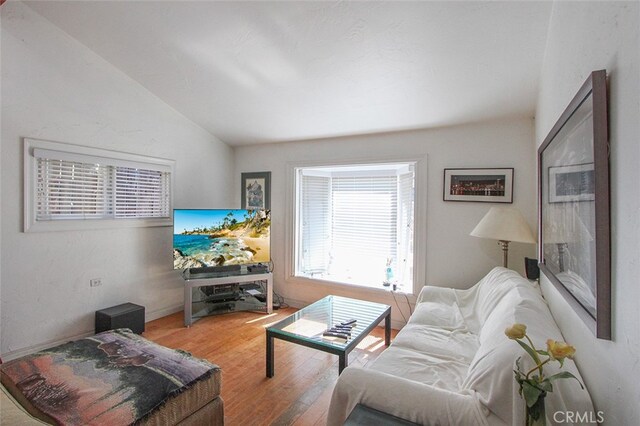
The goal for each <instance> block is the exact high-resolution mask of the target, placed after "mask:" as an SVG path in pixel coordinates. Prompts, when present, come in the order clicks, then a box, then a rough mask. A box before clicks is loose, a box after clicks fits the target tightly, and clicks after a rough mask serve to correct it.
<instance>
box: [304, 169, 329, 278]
mask: <svg viewBox="0 0 640 426" xmlns="http://www.w3.org/2000/svg"><path fill="white" fill-rule="evenodd" d="M299 177H300V220H301V229H300V233H301V239H300V246H301V250H300V253H299V261H298V263H299V269H300V270H301V271H302V272H303V273H305V274H310V275H313V274H315V273H322V272H325V271H326V270H327V267H328V265H329V249H330V241H329V226H330V215H331V199H330V195H331V186H330V184H331V179H330V178H328V177H322V176H305V175H303V173H302V171H300V173H299Z"/></svg>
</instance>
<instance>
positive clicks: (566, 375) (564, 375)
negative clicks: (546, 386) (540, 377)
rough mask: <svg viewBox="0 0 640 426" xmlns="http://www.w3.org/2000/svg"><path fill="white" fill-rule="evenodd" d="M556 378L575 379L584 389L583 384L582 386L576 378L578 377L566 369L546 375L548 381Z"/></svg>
mask: <svg viewBox="0 0 640 426" xmlns="http://www.w3.org/2000/svg"><path fill="white" fill-rule="evenodd" d="M558 379H576V381H577V382H578V384H579V385H580V387H581V388H582V389H584V386H582V383H580V380H578V378H577V377H576V376H574V375H573V374H571V373H569V372H568V371H563V372H561V373H558V374H554V375H553V376H550V377H547V380H548V381H549V382H551V381H553V380H558Z"/></svg>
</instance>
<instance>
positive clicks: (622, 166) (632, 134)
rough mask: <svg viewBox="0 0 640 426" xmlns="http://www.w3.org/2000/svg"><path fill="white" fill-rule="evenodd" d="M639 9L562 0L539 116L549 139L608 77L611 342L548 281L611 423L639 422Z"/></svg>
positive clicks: (539, 134)
mask: <svg viewBox="0 0 640 426" xmlns="http://www.w3.org/2000/svg"><path fill="white" fill-rule="evenodd" d="M639 14H640V8H639V4H638V3H637V2H635V3H631V2H630V3H623V2H589V3H573V2H556V3H555V4H554V7H553V12H552V15H551V23H550V27H549V35H548V40H547V50H546V55H545V61H544V66H543V70H542V78H541V89H540V98H539V101H538V107H537V116H536V140H537V142H538V145H539V144H540V143H541V142H542V141H543V140H544V138H545V136H546V134H547V133H548V132H549V130H550V129H551V127H552V126H553V125H554V123H555V121H556V120H557V119H558V117H559V116H560V114H561V113H562V111H563V110H564V108H565V107H566V106H567V105H568V103H569V101H570V100H571V99H572V97H573V95H574V94H575V93H576V92H577V91H578V89H579V88H580V86H581V85H582V83H583V82H584V80H585V79H586V78H587V76H588V75H589V73H590V72H591V71H593V70H598V69H603V68H604V69H606V70H607V73H608V75H609V129H610V131H609V132H610V143H611V157H610V170H611V220H612V222H611V248H612V257H611V261H612V264H611V265H612V292H613V295H612V312H613V315H612V320H613V339H612V341H603V340H598V339H596V338H595V337H594V336H593V334H592V333H591V331H589V330H588V329H587V327H586V326H585V325H584V324H583V323H582V322H581V321H580V319H579V318H578V317H577V315H576V314H575V313H574V312H573V311H572V310H571V308H570V307H569V305H568V304H567V303H566V302H565V300H564V299H563V298H562V296H560V294H559V293H558V292H557V291H556V289H555V288H554V287H553V286H552V285H551V284H550V282H549V281H548V280H547V279H546V278H544V279H543V280H542V286H543V291H544V294H545V297H546V298H547V300H548V301H549V305H550V307H551V310H552V312H553V314H554V316H555V318H556V321H557V322H558V324H559V326H560V328H561V330H562V332H563V334H564V337H565V339H567V340H568V341H569V342H571V343H572V344H574V345H575V346H576V348H577V355H576V363H577V364H578V367H579V369H580V373H581V374H582V377H583V378H584V380H585V381H586V384H587V387H588V389H589V392H590V393H591V396H592V398H593V400H594V404H595V406H596V409H597V410H601V411H603V412H604V417H605V422H606V424H609V425H633V424H639V423H640V405H639V404H638V401H640V382H639V381H638V376H639V375H640V327H639V324H640V286H639V285H638V277H639V276H640V262H639V259H640V214H639V213H640V185H639V184H638V182H640V152H639V151H640V127H639V122H640V119H639V118H640V99H639V96H640V84H639V81H640V70H639V61H638V56H639V54H640V35H639V30H638V28H639V27H640V20H639Z"/></svg>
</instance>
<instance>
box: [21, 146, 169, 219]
mask: <svg viewBox="0 0 640 426" xmlns="http://www.w3.org/2000/svg"><path fill="white" fill-rule="evenodd" d="M25 148H26V149H25V156H26V158H27V161H28V162H27V164H26V167H25V189H26V191H25V211H26V213H27V215H26V220H25V224H26V226H25V228H26V229H27V230H60V229H78V228H87V227H96V226H95V225H96V223H103V224H104V222H105V221H114V220H117V221H118V223H122V222H123V221H125V220H129V222H130V223H131V219H134V220H137V222H138V225H143V226H144V225H158V224H165V222H166V224H170V223H171V175H172V168H173V162H172V161H169V160H162V159H152V158H148V157H142V156H136V155H132V154H124V153H117V152H111V151H105V150H98V149H95V148H87V147H78V146H73V145H64V144H59V143H55V142H47V141H35V140H26V142H25ZM145 221H146V222H145ZM56 222H57V223H58V225H56V224H55V223H56ZM87 222H93V224H92V225H89V226H86V224H87ZM62 223H63V224H62ZM83 223H84V224H83ZM111 223H113V222H111ZM60 224H62V225H60ZM134 226H135V225H134ZM97 227H104V226H97Z"/></svg>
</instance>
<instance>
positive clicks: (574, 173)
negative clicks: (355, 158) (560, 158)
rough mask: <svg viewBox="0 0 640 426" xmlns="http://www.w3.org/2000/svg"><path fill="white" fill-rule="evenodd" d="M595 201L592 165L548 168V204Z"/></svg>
mask: <svg viewBox="0 0 640 426" xmlns="http://www.w3.org/2000/svg"><path fill="white" fill-rule="evenodd" d="M595 199H596V181H595V169H594V165H593V163H587V164H576V165H573V166H556V167H549V202H550V203H568V202H573V201H594V200H595Z"/></svg>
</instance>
